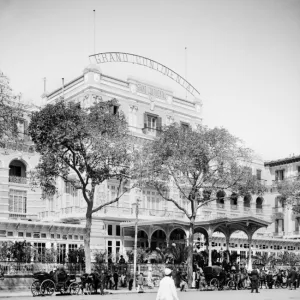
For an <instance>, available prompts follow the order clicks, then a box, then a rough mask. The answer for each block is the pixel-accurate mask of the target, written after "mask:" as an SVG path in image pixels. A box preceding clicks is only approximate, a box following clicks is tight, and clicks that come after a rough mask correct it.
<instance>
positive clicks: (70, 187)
mask: <svg viewBox="0 0 300 300" xmlns="http://www.w3.org/2000/svg"><path fill="white" fill-rule="evenodd" d="M65 193H66V194H69V195H72V197H77V189H76V188H75V187H74V186H73V185H72V184H71V183H70V182H66V181H65Z"/></svg>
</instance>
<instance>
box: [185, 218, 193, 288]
mask: <svg viewBox="0 0 300 300" xmlns="http://www.w3.org/2000/svg"><path fill="white" fill-rule="evenodd" d="M194 222H195V218H194V217H192V218H191V219H190V228H189V245H188V259H187V275H188V286H189V288H191V287H192V282H193V246H194Z"/></svg>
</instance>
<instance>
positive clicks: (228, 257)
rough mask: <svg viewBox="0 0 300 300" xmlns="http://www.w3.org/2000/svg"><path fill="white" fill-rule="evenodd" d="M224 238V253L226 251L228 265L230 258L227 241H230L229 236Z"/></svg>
mask: <svg viewBox="0 0 300 300" xmlns="http://www.w3.org/2000/svg"><path fill="white" fill-rule="evenodd" d="M225 238H226V251H227V257H226V258H227V262H228V263H229V261H230V256H229V239H230V236H227V235H226V236H225Z"/></svg>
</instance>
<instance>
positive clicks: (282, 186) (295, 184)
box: [277, 176, 300, 213]
mask: <svg viewBox="0 0 300 300" xmlns="http://www.w3.org/2000/svg"><path fill="white" fill-rule="evenodd" d="M277 189H278V193H279V194H280V195H281V199H280V200H281V201H282V205H284V206H286V207H288V208H290V209H292V210H293V211H294V212H295V213H299V212H300V176H298V177H294V178H288V179H287V180H282V181H278V183H277Z"/></svg>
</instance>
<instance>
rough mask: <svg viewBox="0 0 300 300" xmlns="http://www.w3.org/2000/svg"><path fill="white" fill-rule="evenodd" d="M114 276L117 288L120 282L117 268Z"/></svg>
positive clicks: (115, 287)
mask: <svg viewBox="0 0 300 300" xmlns="http://www.w3.org/2000/svg"><path fill="white" fill-rule="evenodd" d="M113 277H114V282H115V285H114V289H115V290H117V289H118V282H119V274H118V272H117V270H115V272H114V275H113Z"/></svg>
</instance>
